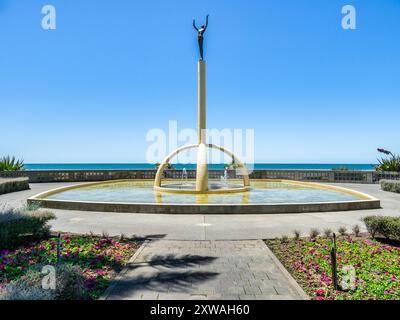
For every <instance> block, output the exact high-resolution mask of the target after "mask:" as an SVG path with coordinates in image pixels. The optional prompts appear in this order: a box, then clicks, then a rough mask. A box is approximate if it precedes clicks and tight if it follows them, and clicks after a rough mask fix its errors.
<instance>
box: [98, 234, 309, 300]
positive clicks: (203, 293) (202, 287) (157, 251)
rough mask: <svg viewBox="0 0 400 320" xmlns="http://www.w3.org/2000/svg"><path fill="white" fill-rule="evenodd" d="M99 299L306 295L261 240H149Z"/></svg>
mask: <svg viewBox="0 0 400 320" xmlns="http://www.w3.org/2000/svg"><path fill="white" fill-rule="evenodd" d="M103 299H110V300H125V299H135V300H176V299H179V300H188V299H196V300H199V299H201V300H203V299H204V300H208V299H212V300H220V299H222V300H226V299H228V300H247V299H262V300H283V299H284V300H293V299H296V300H299V299H307V295H306V294H305V293H304V292H303V291H302V289H301V288H300V287H299V286H298V285H297V283H296V282H295V281H294V280H293V279H292V278H291V276H290V275H289V274H288V273H287V271H286V270H284V268H283V267H282V265H281V264H280V263H279V262H278V261H277V260H276V258H275V257H274V256H273V255H272V254H271V251H270V250H269V249H268V248H267V246H266V245H265V244H264V243H263V242H262V241H261V240H244V241H243V240H242V241H176V240H159V241H157V240H153V241H151V242H148V243H146V244H145V245H144V248H142V250H140V251H139V252H138V253H137V255H136V256H135V257H134V258H133V259H132V260H131V262H130V263H129V264H128V266H127V267H126V268H125V270H123V271H122V272H121V273H120V275H119V276H118V278H117V279H116V280H115V281H114V282H113V284H112V285H111V287H110V288H109V289H108V290H107V291H106V293H105V294H104V296H103Z"/></svg>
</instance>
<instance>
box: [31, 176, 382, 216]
mask: <svg viewBox="0 0 400 320" xmlns="http://www.w3.org/2000/svg"><path fill="white" fill-rule="evenodd" d="M127 181H137V182H140V181H142V182H144V181H145V182H149V181H152V179H135V180H132V179H124V180H111V181H96V182H90V183H81V184H76V185H71V186H67V187H60V188H56V189H52V190H48V191H45V192H42V193H39V194H37V195H35V196H33V197H30V198H29V199H28V200H27V201H28V203H30V204H38V205H40V206H41V207H43V208H52V209H64V210H78V211H98V212H121V213H123V212H124V213H154V214H277V213H280V214H285V213H306V212H332V211H349V210H366V209H379V208H381V206H380V200H379V199H377V198H375V197H373V196H370V195H368V194H365V193H362V192H359V191H355V190H352V189H347V188H343V187H338V186H332V185H326V184H321V183H315V182H301V181H292V180H283V179H265V180H264V181H267V182H285V183H293V184H297V185H304V186H313V187H317V188H322V189H331V190H336V191H339V192H344V193H347V194H351V195H353V196H356V197H358V198H359V200H350V201H331V202H309V203H252V204H226V203H224V204H196V203H193V204H182V203H139V202H137V203H126V202H99V201H96V202H94V201H72V200H57V199H46V197H48V196H50V195H53V194H55V193H59V192H62V191H67V190H71V189H77V188H81V187H87V186H93V185H99V184H107V183H117V182H127ZM257 181H260V180H257Z"/></svg>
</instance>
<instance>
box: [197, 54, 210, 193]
mask: <svg viewBox="0 0 400 320" xmlns="http://www.w3.org/2000/svg"><path fill="white" fill-rule="evenodd" d="M198 135H199V148H198V149H197V171H196V191H207V190H208V166H207V146H206V145H205V143H206V62H205V61H204V60H199V64H198Z"/></svg>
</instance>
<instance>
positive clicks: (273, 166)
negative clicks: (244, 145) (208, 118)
mask: <svg viewBox="0 0 400 320" xmlns="http://www.w3.org/2000/svg"><path fill="white" fill-rule="evenodd" d="M173 165H174V167H175V168H176V169H184V168H185V169H188V170H190V169H195V168H196V164H193V163H189V164H180V163H178V164H175V163H173ZM224 165H225V164H209V168H210V169H215V170H218V169H223V168H224ZM375 165H376V164H366V163H255V164H254V166H253V169H255V170H263V169H265V170H332V169H343V168H347V169H349V170H374V167H375ZM154 168H155V164H151V163H26V164H25V169H26V170H140V169H144V170H151V169H154Z"/></svg>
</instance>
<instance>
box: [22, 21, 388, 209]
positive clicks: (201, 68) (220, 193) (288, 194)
mask: <svg viewBox="0 0 400 320" xmlns="http://www.w3.org/2000/svg"><path fill="white" fill-rule="evenodd" d="M193 25H194V27H195V28H196V30H197V31H198V39H199V48H200V60H199V61H198V143H197V144H192V145H186V146H183V147H180V148H178V149H176V150H174V151H173V152H171V154H169V155H168V156H167V157H166V158H165V159H164V160H163V161H162V163H161V164H160V166H159V168H158V170H157V173H156V175H155V179H154V181H153V180H148V179H135V180H113V181H100V182H91V183H86V184H77V185H73V186H64V187H61V188H57V189H54V190H49V191H45V192H43V193H40V194H38V195H35V196H33V197H31V198H29V199H28V203H32V204H38V205H40V206H42V207H47V208H55V209H68V210H87V211H109V212H132V213H163V214H164V213H172V214H177V213H193V214H195V213H200V214H205V213H214V214H259V213H302V212H323V211H344V210H359V209H376V208H379V207H380V201H379V199H376V198H374V197H371V196H369V195H367V194H364V193H361V192H357V191H354V190H350V189H347V188H342V187H337V186H331V185H325V184H320V183H311V182H303V181H301V182H300V181H289V180H280V179H275V180H272V179H264V180H262V179H259V180H253V181H250V179H249V174H248V172H247V169H246V167H245V166H244V164H243V162H242V161H241V160H240V159H239V158H238V157H237V156H236V155H235V154H234V153H233V152H231V151H229V150H227V149H226V148H224V147H222V146H217V145H214V144H208V143H207V142H206V132H205V131H206V61H204V59H203V36H204V32H205V30H206V29H207V25H208V17H207V22H206V24H205V25H204V26H202V27H200V28H197V27H196V24H195V22H194V21H193ZM188 149H197V164H196V169H197V170H196V178H195V179H194V180H191V179H189V177H188V172H187V170H186V169H183V170H182V174H181V176H179V175H178V176H177V177H176V178H177V179H176V180H166V181H164V183H162V178H163V174H164V170H165V169H166V167H167V166H168V164H169V162H170V161H171V159H172V158H173V157H174V156H176V155H177V154H179V153H180V152H182V151H184V150H188ZM209 149H217V150H220V151H221V152H223V153H225V154H227V155H228V156H229V157H230V158H232V163H234V164H235V167H236V168H237V169H236V170H237V171H236V173H237V176H239V177H240V179H236V180H233V182H232V183H231V182H230V181H232V179H230V180H229V181H228V170H226V169H225V170H224V175H223V176H221V177H220V181H218V180H217V181H211V182H210V181H209V178H208V161H207V152H208V150H209ZM180 178H181V179H180ZM179 179H180V180H179Z"/></svg>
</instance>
